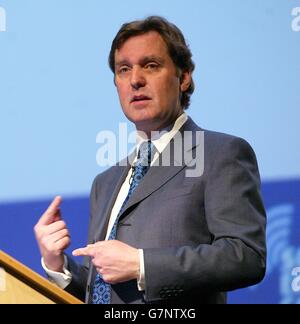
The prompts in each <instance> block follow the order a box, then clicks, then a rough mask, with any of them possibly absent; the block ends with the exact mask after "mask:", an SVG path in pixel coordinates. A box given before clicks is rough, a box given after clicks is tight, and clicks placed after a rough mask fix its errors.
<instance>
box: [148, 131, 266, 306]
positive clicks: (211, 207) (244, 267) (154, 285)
mask: <svg viewBox="0 0 300 324" xmlns="http://www.w3.org/2000/svg"><path fill="white" fill-rule="evenodd" d="M212 156H213V157H214V158H213V159H211V158H210V159H209V160H207V159H206V165H205V168H206V167H207V169H206V170H205V171H204V175H203V177H202V180H201V181H204V182H205V192H204V196H205V198H204V210H205V217H206V221H207V224H208V229H209V232H210V233H211V236H212V243H211V244H207V245H206V244H200V245H198V246H181V247H170V248H164V249H159V248H156V249H145V250H144V259H145V282H146V290H145V299H146V300H147V301H149V302H151V301H159V300H161V299H162V298H161V296H162V292H164V291H173V292H174V291H175V296H176V297H177V296H178V295H181V297H184V296H185V295H187V296H189V295H193V294H195V293H197V291H202V292H205V291H207V292H212V291H215V292H225V291H230V290H234V289H238V288H242V287H246V286H249V285H253V284H256V283H258V282H259V281H261V280H262V278H263V277H264V274H265V258H266V247H265V225H266V215H265V210H264V206H263V202H262V199H261V195H260V176H259V172H258V166H257V161H256V157H255V153H254V152H253V150H252V148H251V147H250V145H249V144H248V143H247V142H246V141H244V140H242V139H239V138H234V137H231V138H230V140H227V141H225V143H222V145H220V149H218V150H217V153H215V154H213V155H212ZM207 161H208V162H209V163H208V162H207ZM183 217H184V216H183ZM195 217H197V215H195ZM174 287H175V288H174Z"/></svg>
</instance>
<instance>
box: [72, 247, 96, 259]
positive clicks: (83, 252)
mask: <svg viewBox="0 0 300 324" xmlns="http://www.w3.org/2000/svg"><path fill="white" fill-rule="evenodd" d="M94 250H95V249H94V246H93V245H88V246H87V247H85V248H80V249H76V250H74V251H73V252H72V254H73V256H75V257H78V256H90V257H93V256H94V254H95V253H94Z"/></svg>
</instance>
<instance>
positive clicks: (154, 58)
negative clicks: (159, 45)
mask: <svg viewBox="0 0 300 324" xmlns="http://www.w3.org/2000/svg"><path fill="white" fill-rule="evenodd" d="M153 61H155V62H158V63H159V64H163V63H164V62H165V60H164V59H163V58H162V57H160V56H156V55H150V56H146V57H144V58H143V59H142V60H141V62H140V64H142V65H143V64H146V63H149V62H153Z"/></svg>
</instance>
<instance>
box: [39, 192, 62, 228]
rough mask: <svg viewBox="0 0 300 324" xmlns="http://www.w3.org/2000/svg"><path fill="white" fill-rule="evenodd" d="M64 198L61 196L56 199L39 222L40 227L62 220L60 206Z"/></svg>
mask: <svg viewBox="0 0 300 324" xmlns="http://www.w3.org/2000/svg"><path fill="white" fill-rule="evenodd" d="M61 201H62V198H61V197H60V196H57V197H55V199H54V200H53V201H52V203H51V205H50V206H49V207H48V209H47V210H46V211H45V213H44V214H43V216H42V217H41V219H40V220H39V225H49V224H52V223H53V222H55V221H57V220H59V219H61V217H60V210H59V206H60V204H61Z"/></svg>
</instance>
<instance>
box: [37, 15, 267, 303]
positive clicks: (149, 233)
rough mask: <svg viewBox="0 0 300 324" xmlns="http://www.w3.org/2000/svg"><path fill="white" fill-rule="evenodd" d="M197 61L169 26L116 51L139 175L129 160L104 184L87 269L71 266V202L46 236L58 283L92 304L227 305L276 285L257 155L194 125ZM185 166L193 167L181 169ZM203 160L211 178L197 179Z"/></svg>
mask: <svg viewBox="0 0 300 324" xmlns="http://www.w3.org/2000/svg"><path fill="white" fill-rule="evenodd" d="M191 57H192V55H191V52H190V50H189V48H188V47H187V45H186V42H185V39H184V37H183V35H182V33H181V31H180V30H179V29H178V28H177V27H176V26H175V25H173V24H171V23H169V22H168V21H166V20H165V19H163V18H160V17H149V18H147V19H145V20H142V21H135V22H131V23H128V24H125V25H123V26H122V28H121V29H120V31H119V32H118V34H117V36H116V38H115V40H114V41H113V43H112V48H111V53H110V57H109V63H110V67H111V69H112V71H113V73H114V76H115V78H114V82H115V85H116V87H117V90H118V95H119V98H120V103H121V106H122V109H123V112H124V114H125V115H126V117H127V118H128V119H129V120H130V121H131V122H133V123H134V124H135V126H136V129H137V142H138V144H137V152H136V154H135V155H134V156H133V157H131V158H133V159H134V161H133V162H134V163H133V167H131V166H130V165H128V166H124V163H123V162H124V161H123V162H122V163H120V164H118V165H117V166H114V167H112V168H110V169H109V170H107V171H106V172H104V173H103V174H100V175H99V176H98V177H97V178H96V179H95V181H94V184H93V187H92V191H91V201H90V202H91V218H90V225H89V236H88V242H89V245H88V246H87V247H84V248H81V249H78V250H76V251H74V252H73V255H74V256H79V255H83V256H85V257H86V258H85V260H86V261H85V265H84V266H80V265H78V264H77V263H75V262H74V261H73V259H71V258H70V257H67V256H65V255H64V250H65V249H66V248H67V247H68V245H69V244H70V238H69V232H68V229H67V226H66V224H65V223H64V222H63V221H62V220H61V218H60V211H59V205H60V203H61V198H60V197H57V198H56V199H55V200H54V202H53V203H52V204H51V205H50V207H49V208H48V210H47V211H46V212H45V214H44V215H43V216H42V217H41V219H40V221H39V222H38V224H37V225H36V226H35V234H36V238H37V241H38V244H39V247H40V250H41V254H42V256H43V259H42V260H43V266H44V268H45V269H46V271H47V273H48V275H49V277H50V278H51V279H52V280H53V281H55V282H56V283H57V284H58V285H60V286H61V287H62V288H65V289H66V290H67V291H69V292H71V293H72V294H74V295H76V296H77V297H79V298H81V299H83V300H85V301H86V302H89V303H152V302H158V303H173V302H177V303H181V302H185V303H186V302H196V303H225V302H226V293H225V292H226V291H230V290H234V289H238V288H241V287H246V286H249V285H253V284H256V283H258V282H259V281H261V280H262V278H263V277H264V273H265V257H266V248H265V211H264V207H263V203H262V199H261V196H260V179H259V172H258V167H257V162H256V158H255V154H254V152H253V150H252V149H251V147H250V146H249V144H248V143H247V142H245V141H244V140H242V139H240V138H236V137H233V136H229V135H225V134H220V133H215V132H211V131H203V130H202V129H201V128H199V127H198V126H197V125H196V124H195V123H194V122H193V121H192V120H191V119H190V118H189V117H187V115H186V113H185V112H184V110H185V109H187V108H188V106H189V103H190V96H191V94H192V93H193V91H194V83H193V79H192V72H193V70H194V63H193V61H192V58H191ZM154 131H163V132H162V133H159V134H157V133H156V135H155V136H156V137H153V136H151V135H153V132H154ZM197 134H204V141H203V142H202V141H197ZM180 137H181V138H182V139H183V140H182V141H178V140H177V139H176V138H180ZM165 152H169V157H170V159H169V162H170V163H169V164H168V166H164V165H162V164H163V163H162V161H165V159H164V153H165ZM178 152H179V154H178ZM181 153H182V154H181ZM166 155H168V154H166ZM182 155H183V156H184V157H186V156H190V158H184V159H183V160H181V161H183V163H182V165H181V164H180V163H178V156H179V157H180V156H182ZM195 156H196V161H201V160H202V161H204V162H203V163H204V169H203V172H201V174H198V175H197V176H195V175H191V174H190V176H189V175H188V173H187V171H188V170H187V169H188V168H189V167H190V162H191V161H192V160H193V157H195ZM197 158H198V159H197ZM143 159H144V160H143ZM142 160H143V163H142ZM146 160H147V161H146ZM179 160H180V159H179ZM145 161H146V162H145ZM142 164H143V165H142ZM150 165H151V166H150ZM149 166H150V167H149Z"/></svg>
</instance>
